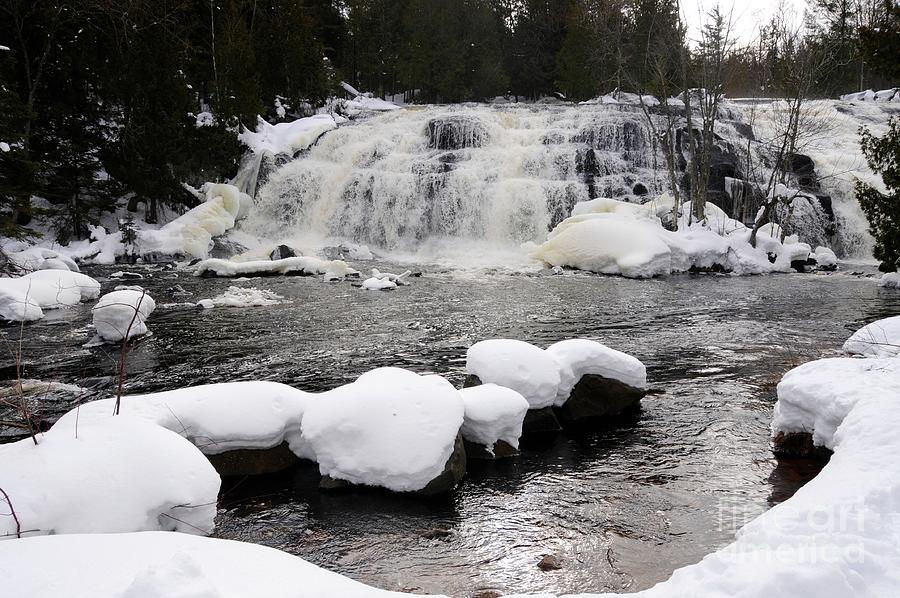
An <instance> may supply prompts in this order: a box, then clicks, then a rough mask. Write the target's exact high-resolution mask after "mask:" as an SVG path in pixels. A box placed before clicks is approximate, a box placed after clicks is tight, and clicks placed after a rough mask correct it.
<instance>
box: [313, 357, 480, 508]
mask: <svg viewBox="0 0 900 598" xmlns="http://www.w3.org/2000/svg"><path fill="white" fill-rule="evenodd" d="M464 412H465V409H464V406H463V401H462V398H461V397H460V395H459V392H458V391H457V390H456V389H455V388H454V387H453V385H451V384H450V383H449V382H447V381H446V380H445V379H444V378H441V377H440V376H420V375H418V374H416V373H414V372H410V371H408V370H403V369H400V368H380V369H376V370H372V371H370V372H367V373H366V374H363V375H362V376H360V377H359V378H358V379H357V380H356V381H355V382H353V383H352V384H347V385H345V386H341V387H339V388H336V389H334V390H332V391H329V392H327V393H324V394H322V395H321V396H319V397H317V399H316V400H315V401H312V402H310V404H309V405H308V406H307V408H306V413H305V415H304V417H303V423H302V425H301V430H302V436H303V440H304V442H305V443H307V445H308V447H309V449H310V453H311V454H312V456H313V457H314V458H315V460H316V461H318V463H319V470H320V471H321V473H322V475H323V476H325V479H324V480H323V482H324V485H325V487H329V486H331V485H332V484H333V480H342V481H344V482H349V483H351V484H360V485H365V486H380V487H384V488H388V489H390V490H394V491H398V492H420V493H424V494H434V493H438V492H444V491H447V490H450V489H452V488H453V487H454V486H455V485H456V483H457V482H458V481H459V480H460V479H461V477H462V475H463V474H464V473H465V451H464V449H462V441H461V439H459V438H458V437H459V430H460V428H461V426H462V424H463V416H464Z"/></svg>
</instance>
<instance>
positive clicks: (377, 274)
mask: <svg viewBox="0 0 900 598" xmlns="http://www.w3.org/2000/svg"><path fill="white" fill-rule="evenodd" d="M410 276H412V270H406V271H405V272H403V274H392V273H390V272H381V271H380V270H378V268H372V278H377V279H379V280H389V281H391V282H393V283H394V284H396V285H397V286H402V285H407V284H409V277H410Z"/></svg>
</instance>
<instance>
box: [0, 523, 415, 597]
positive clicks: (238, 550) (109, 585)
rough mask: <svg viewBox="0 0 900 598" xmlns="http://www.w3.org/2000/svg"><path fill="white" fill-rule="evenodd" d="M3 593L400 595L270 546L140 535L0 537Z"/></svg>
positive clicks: (39, 595)
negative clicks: (11, 538)
mask: <svg viewBox="0 0 900 598" xmlns="http://www.w3.org/2000/svg"><path fill="white" fill-rule="evenodd" d="M0 575H2V578H3V596H4V598H60V597H62V596H65V597H66V598H100V597H104V598H113V597H115V598H248V597H250V596H256V597H263V596H264V597H265V598H331V597H335V598H336V597H340V598H408V596H409V594H402V593H400V592H390V591H388V590H381V589H378V588H373V587H371V586H367V585H365V584H362V583H360V582H358V581H354V580H352V579H350V578H349V577H344V576H343V575H340V574H338V573H333V572H331V571H327V570H325V569H322V568H320V567H317V566H315V565H313V564H312V563H309V562H307V561H304V560H303V559H301V558H300V557H296V556H293V555H291V554H288V553H286V552H282V551H280V550H277V549H275V548H269V547H267V546H261V545H258V544H250V543H248V542H236V541H233V540H222V539H219V538H204V537H200V536H189V535H186V534H172V533H165V532H142V533H134V534H92V535H68V536H46V537H38V538H26V539H23V540H19V541H15V542H0Z"/></svg>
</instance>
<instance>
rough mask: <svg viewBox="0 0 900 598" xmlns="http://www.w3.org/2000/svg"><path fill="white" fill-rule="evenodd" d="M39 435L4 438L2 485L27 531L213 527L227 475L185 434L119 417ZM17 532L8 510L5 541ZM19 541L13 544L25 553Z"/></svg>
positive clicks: (0, 520) (1, 530)
mask: <svg viewBox="0 0 900 598" xmlns="http://www.w3.org/2000/svg"><path fill="white" fill-rule="evenodd" d="M38 440H39V443H38V444H37V445H35V444H34V443H33V442H32V441H31V439H30V438H29V439H25V440H20V441H19V442H14V443H12V444H6V445H0V484H2V487H3V489H4V490H5V491H6V493H7V494H8V495H9V498H10V501H11V502H12V504H13V507H14V508H15V510H16V515H17V516H18V519H19V523H20V529H21V532H22V534H23V535H26V532H27V535H33V534H77V533H114V532H133V531H143V530H175V531H181V532H185V533H191V534H197V533H200V534H206V533H209V532H211V531H212V529H213V519H214V517H215V515H216V499H217V495H218V492H219V476H218V474H216V472H215V470H214V469H213V468H212V466H211V465H210V464H209V461H208V460H207V459H206V458H205V457H204V456H203V455H202V454H200V452H199V451H197V449H196V448H194V447H193V446H192V445H191V444H190V443H189V442H187V441H185V440H184V439H183V438H181V437H179V436H178V435H177V434H173V433H172V432H169V431H168V430H164V429H162V428H160V427H159V426H155V425H149V424H147V423H145V422H142V421H139V420H136V419H132V418H130V417H128V416H117V417H109V418H107V419H106V420H105V421H103V422H87V421H81V422H79V424H78V428H77V436H76V434H75V430H74V429H68V428H67V429H63V430H60V431H55V430H53V431H50V432H48V433H46V434H42V435H40V436H39V437H38ZM3 503H5V501H3V500H2V499H0V504H3ZM5 506H6V505H5V504H3V507H5ZM3 507H0V508H3ZM4 512H8V511H5V510H4ZM15 537H16V525H15V521H14V520H13V518H12V517H8V516H3V517H0V540H4V539H5V540H10V539H14V538H15ZM19 542H20V541H19V540H13V541H10V542H9V543H8V544H10V545H12V546H13V547H12V548H10V549H8V550H10V551H12V552H17V551H18V545H19ZM4 544H6V543H4ZM0 561H2V562H3V563H4V564H6V563H8V561H9V559H7V558H3V559H0ZM109 564H110V563H106V565H107V566H109ZM45 565H46V563H45ZM111 568H112V569H115V567H111ZM41 582H42V583H46V582H47V579H46V577H45V576H42V577H41ZM3 584H4V588H5V590H4V592H8V591H10V590H11V589H12V588H16V587H17V586H16V585H15V584H12V585H10V584H9V579H8V578H7V579H4V581H3Z"/></svg>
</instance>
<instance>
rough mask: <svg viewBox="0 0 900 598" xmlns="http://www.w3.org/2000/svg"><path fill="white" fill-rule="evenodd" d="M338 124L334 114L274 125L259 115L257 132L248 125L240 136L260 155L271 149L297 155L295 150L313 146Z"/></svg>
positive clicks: (239, 137)
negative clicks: (248, 127)
mask: <svg viewBox="0 0 900 598" xmlns="http://www.w3.org/2000/svg"><path fill="white" fill-rule="evenodd" d="M336 127H337V124H336V123H335V122H334V117H332V116H331V115H330V114H316V115H314V116H310V117H307V118H299V119H297V120H294V121H291V122H282V123H277V124H274V125H272V124H269V123H268V122H266V121H265V120H264V119H263V118H261V117H257V119H256V131H251V130H249V129H247V128H244V130H243V131H242V132H241V134H240V135H239V136H238V139H240V140H241V143H243V144H244V145H246V146H247V147H249V148H250V149H251V150H252V151H253V152H254V153H257V154H261V153H265V152H269V153H272V154H288V155H293V154H294V152H298V151H301V150H305V149H307V148H309V146H311V145H312V144H313V143H315V142H316V140H317V139H318V138H319V137H321V136H322V135H324V134H325V133H327V132H328V131H330V130H332V129H334V128H336Z"/></svg>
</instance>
